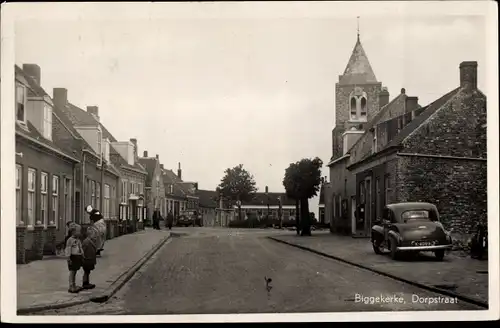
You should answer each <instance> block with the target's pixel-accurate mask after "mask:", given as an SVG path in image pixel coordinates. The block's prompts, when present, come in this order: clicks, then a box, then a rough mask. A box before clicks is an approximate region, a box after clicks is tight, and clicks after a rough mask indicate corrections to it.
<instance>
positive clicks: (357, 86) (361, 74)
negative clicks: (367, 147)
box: [331, 26, 388, 160]
mask: <svg viewBox="0 0 500 328" xmlns="http://www.w3.org/2000/svg"><path fill="white" fill-rule="evenodd" d="M379 97H380V98H381V99H386V98H388V94H387V90H386V89H385V88H384V89H382V83H380V82H378V81H377V78H376V77H375V73H374V72H373V69H372V67H371V65H370V62H369V61H368V57H367V56H366V53H365V50H364V49H363V46H362V45H361V40H360V35H359V26H358V34H357V40H356V44H355V46H354V50H353V51H352V54H351V57H350V59H349V62H348V63H347V66H346V68H345V70H344V74H342V75H340V76H339V81H338V82H337V83H336V84H335V127H334V128H333V130H332V148H333V149H332V155H333V156H332V158H331V160H335V159H338V158H340V157H342V156H344V155H345V154H346V152H347V151H348V150H349V149H350V148H351V147H352V146H353V145H354V143H355V142H356V141H357V140H358V139H359V137H360V136H361V135H362V134H363V132H364V128H365V125H366V123H367V122H369V121H370V120H371V119H372V118H373V117H374V116H375V115H376V114H377V112H378V111H379V109H380V107H381V106H380V105H382V106H383V105H385V104H380V103H379ZM384 102H385V101H384Z"/></svg>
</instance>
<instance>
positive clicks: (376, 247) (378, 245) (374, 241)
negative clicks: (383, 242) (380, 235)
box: [372, 240, 382, 255]
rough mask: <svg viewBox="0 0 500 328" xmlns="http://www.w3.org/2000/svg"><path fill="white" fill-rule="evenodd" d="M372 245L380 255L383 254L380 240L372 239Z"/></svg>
mask: <svg viewBox="0 0 500 328" xmlns="http://www.w3.org/2000/svg"><path fill="white" fill-rule="evenodd" d="M372 246H373V251H374V252H375V254H377V255H380V254H382V251H381V250H380V242H378V241H376V240H372Z"/></svg>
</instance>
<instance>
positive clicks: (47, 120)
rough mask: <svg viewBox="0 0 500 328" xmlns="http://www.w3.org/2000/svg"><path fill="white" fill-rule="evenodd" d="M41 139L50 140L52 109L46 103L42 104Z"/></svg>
mask: <svg viewBox="0 0 500 328" xmlns="http://www.w3.org/2000/svg"><path fill="white" fill-rule="evenodd" d="M43 137H44V138H45V139H48V140H52V107H51V106H50V105H49V104H47V103H44V104H43Z"/></svg>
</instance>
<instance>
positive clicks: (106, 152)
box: [104, 138, 110, 162]
mask: <svg viewBox="0 0 500 328" xmlns="http://www.w3.org/2000/svg"><path fill="white" fill-rule="evenodd" d="M109 156H110V142H109V139H107V138H106V140H105V142H104V159H105V160H106V162H109Z"/></svg>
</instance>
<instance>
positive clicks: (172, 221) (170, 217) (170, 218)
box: [167, 211, 174, 230]
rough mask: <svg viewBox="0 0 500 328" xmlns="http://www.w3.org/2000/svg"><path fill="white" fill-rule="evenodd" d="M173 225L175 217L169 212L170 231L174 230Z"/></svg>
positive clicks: (168, 223)
mask: <svg viewBox="0 0 500 328" xmlns="http://www.w3.org/2000/svg"><path fill="white" fill-rule="evenodd" d="M173 223H174V215H173V214H172V211H169V212H168V214H167V225H168V230H172V225H173Z"/></svg>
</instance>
